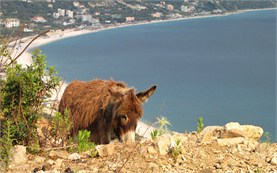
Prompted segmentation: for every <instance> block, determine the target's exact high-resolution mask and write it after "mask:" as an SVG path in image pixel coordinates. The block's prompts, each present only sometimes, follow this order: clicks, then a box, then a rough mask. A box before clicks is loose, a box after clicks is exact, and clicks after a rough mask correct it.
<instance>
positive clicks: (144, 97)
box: [137, 85, 157, 102]
mask: <svg viewBox="0 0 277 173" xmlns="http://www.w3.org/2000/svg"><path fill="white" fill-rule="evenodd" d="M156 88H157V86H156V85H153V86H152V87H151V88H149V89H147V90H145V91H142V92H140V93H137V97H138V99H139V100H140V101H141V102H146V101H147V99H148V98H149V97H150V96H152V95H153V93H154V92H155V90H156Z"/></svg>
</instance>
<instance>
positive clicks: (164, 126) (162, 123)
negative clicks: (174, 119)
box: [150, 117, 171, 140]
mask: <svg viewBox="0 0 277 173" xmlns="http://www.w3.org/2000/svg"><path fill="white" fill-rule="evenodd" d="M156 124H158V125H159V128H158V129H155V130H153V131H152V132H151V133H150V136H151V138H152V140H155V139H156V138H157V137H158V136H161V135H163V134H166V133H168V132H169V130H168V126H169V125H171V124H170V122H169V121H168V119H167V118H166V117H160V118H157V122H156Z"/></svg>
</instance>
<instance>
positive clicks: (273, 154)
mask: <svg viewBox="0 0 277 173" xmlns="http://www.w3.org/2000/svg"><path fill="white" fill-rule="evenodd" d="M262 133H263V130H262V129H261V128H260V127H255V126H250V125H239V124H238V123H228V124H226V125H225V126H223V127H219V126H212V127H206V128H205V129H204V130H203V131H202V132H201V133H200V134H197V133H196V132H192V133H188V134H180V133H175V132H173V133H172V134H171V135H164V136H160V137H158V138H157V139H155V140H152V139H145V138H141V139H139V140H137V141H136V143H120V142H118V141H114V142H112V143H111V144H108V145H99V146H97V147H96V148H97V151H98V156H96V157H91V156H90V155H89V154H87V153H82V154H77V153H74V154H72V153H69V152H67V151H66V150H54V149H53V150H49V151H44V152H42V153H40V154H39V155H31V154H27V155H26V154H25V150H26V148H25V147H22V146H21V147H18V149H17V150H15V151H14V153H15V155H14V157H13V161H12V162H13V163H12V166H10V168H9V170H8V172H30V171H33V172H68V173H69V172H130V173H131V172H203V173H204V172H206V173H210V172H277V168H276V165H277V144H276V143H273V144H270V143H261V142H258V139H259V138H260V136H261V135H262ZM179 142H180V143H179ZM20 148H21V149H20ZM23 170H24V171H23Z"/></svg>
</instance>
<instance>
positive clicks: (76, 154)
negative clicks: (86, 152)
mask: <svg viewBox="0 0 277 173" xmlns="http://www.w3.org/2000/svg"><path fill="white" fill-rule="evenodd" d="M68 159H69V160H79V159H81V156H80V155H79V154H78V153H73V154H70V155H69V156H68Z"/></svg>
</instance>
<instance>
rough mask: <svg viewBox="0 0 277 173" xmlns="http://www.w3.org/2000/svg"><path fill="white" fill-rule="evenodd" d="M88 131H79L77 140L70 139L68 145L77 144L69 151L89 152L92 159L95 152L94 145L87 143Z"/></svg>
mask: <svg viewBox="0 0 277 173" xmlns="http://www.w3.org/2000/svg"><path fill="white" fill-rule="evenodd" d="M89 138H90V131H87V130H79V131H78V135H77V138H75V140H74V139H72V138H70V140H69V141H70V143H74V142H75V143H77V147H71V148H70V151H72V152H74V151H77V152H79V153H82V152H85V151H89V152H90V155H91V156H92V157H94V156H96V154H97V152H96V150H95V143H94V142H90V141H89Z"/></svg>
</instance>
